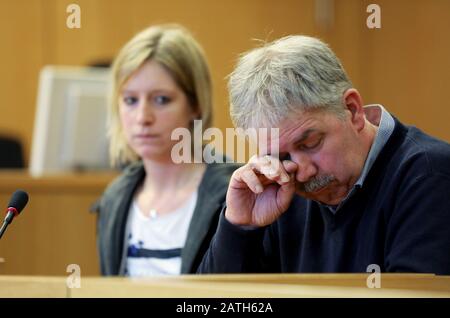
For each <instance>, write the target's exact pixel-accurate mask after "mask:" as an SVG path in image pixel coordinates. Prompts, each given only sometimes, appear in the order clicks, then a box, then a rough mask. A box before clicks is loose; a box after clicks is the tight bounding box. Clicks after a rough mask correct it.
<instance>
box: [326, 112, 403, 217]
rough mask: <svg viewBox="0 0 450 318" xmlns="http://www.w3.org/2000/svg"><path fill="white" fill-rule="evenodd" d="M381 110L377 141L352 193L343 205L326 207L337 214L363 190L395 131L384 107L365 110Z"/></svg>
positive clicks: (393, 123)
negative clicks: (351, 198)
mask: <svg viewBox="0 0 450 318" xmlns="http://www.w3.org/2000/svg"><path fill="white" fill-rule="evenodd" d="M375 107H377V108H379V109H380V110H381V119H380V124H379V126H378V130H377V134H376V137H375V140H374V142H373V144H372V146H371V147H370V151H369V154H368V155H367V159H366V162H365V163H364V167H363V169H362V172H361V175H360V176H359V178H358V180H357V181H356V183H355V184H354V185H353V187H352V189H351V190H350V192H349V193H348V194H347V196H346V197H345V199H344V200H342V201H341V203H340V204H339V205H338V206H330V205H325V206H326V207H328V209H329V210H330V211H331V212H332V213H333V214H335V213H336V212H337V211H338V210H339V208H340V207H341V206H342V204H343V203H344V202H345V201H347V200H348V199H349V198H350V197H351V196H352V195H353V194H354V192H355V190H356V189H358V188H362V187H363V185H364V181H365V180H366V177H367V174H368V173H369V171H370V169H371V168H372V166H373V163H374V162H375V160H376V159H377V157H378V155H379V154H380V152H381V150H382V149H383V147H384V145H385V144H386V142H387V141H388V139H389V137H390V136H391V134H392V132H393V131H394V126H395V122H394V118H392V116H391V114H389V112H388V111H387V110H386V109H385V108H384V107H383V106H382V105H379V104H373V105H367V106H365V107H364V108H365V109H369V108H375Z"/></svg>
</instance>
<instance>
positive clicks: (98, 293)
mask: <svg viewBox="0 0 450 318" xmlns="http://www.w3.org/2000/svg"><path fill="white" fill-rule="evenodd" d="M367 277H368V274H267V275H203V276H198V275H182V276H172V277H160V278H147V279H130V278H98V277H83V276H82V277H81V288H74V289H70V288H67V287H66V278H65V277H51V278H48V277H33V276H30V277H24V276H0V297H18V296H20V297H74V298H76V297H156V298H178V297H180V298H211V297H212V298H277V297H282V298H291V297H294V298H301V297H339V298H341V297H350V298H360V297H364V298H365V297H368V298H373V297H388V298H390V297H393V298H402V297H447V298H448V297H450V276H435V275H426V274H382V276H381V288H380V289H369V288H367V285H366V279H367ZM63 289H64V292H62V290H63Z"/></svg>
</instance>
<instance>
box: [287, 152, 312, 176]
mask: <svg viewBox="0 0 450 318" xmlns="http://www.w3.org/2000/svg"><path fill="white" fill-rule="evenodd" d="M290 157H291V158H290V160H292V161H293V162H295V163H296V164H297V166H298V169H297V172H296V174H295V179H296V180H297V181H298V182H307V181H309V180H310V179H311V178H312V177H314V176H315V175H316V174H317V172H318V169H317V166H316V165H315V163H314V162H313V161H312V159H311V158H310V157H309V156H308V155H304V154H295V155H291V156H290Z"/></svg>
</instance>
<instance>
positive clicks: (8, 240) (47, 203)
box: [0, 171, 117, 276]
mask: <svg viewBox="0 0 450 318" xmlns="http://www.w3.org/2000/svg"><path fill="white" fill-rule="evenodd" d="M116 175H117V174H116V173H86V174H68V175H54V176H48V177H42V178H33V177H31V176H30V175H28V173H27V172H25V171H1V172H0V206H3V207H4V208H6V205H7V204H8V202H9V199H10V197H11V194H12V193H13V192H14V191H15V190H16V189H24V190H25V191H27V192H28V194H29V195H30V201H29V203H28V205H27V207H26V208H25V209H24V211H23V213H22V214H21V215H20V216H19V217H17V218H16V219H15V220H14V221H13V223H12V224H11V225H10V226H9V227H8V230H7V231H6V233H5V235H4V236H3V237H2V239H1V241H0V275H43V276H46V275H59V276H64V275H66V268H67V265H69V264H78V265H80V267H81V272H82V275H99V266H98V258H97V250H96V245H95V244H96V229H95V225H96V216H95V215H93V214H91V213H89V208H90V206H91V205H92V203H94V202H95V200H96V199H97V198H98V197H99V196H100V195H101V193H102V192H103V190H104V189H105V187H106V186H107V184H108V183H109V182H110V181H111V180H112V179H113V178H114V177H115V176H116ZM2 259H3V261H2Z"/></svg>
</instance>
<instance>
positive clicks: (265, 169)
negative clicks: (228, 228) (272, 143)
mask: <svg viewBox="0 0 450 318" xmlns="http://www.w3.org/2000/svg"><path fill="white" fill-rule="evenodd" d="M296 170H297V165H296V164H295V163H294V162H292V161H290V160H284V161H282V162H281V161H280V160H279V159H277V158H275V157H271V156H268V155H266V156H253V157H252V158H251V159H250V161H249V162H248V163H247V164H246V165H245V166H243V167H241V168H239V169H237V170H236V171H235V172H234V173H233V175H232V176H231V180H230V184H229V186H228V192H227V209H226V211H225V218H226V219H227V220H228V221H229V222H231V223H233V224H236V225H247V226H248V225H250V226H258V227H261V226H265V225H269V224H271V223H273V222H274V221H275V220H276V219H278V217H280V215H281V214H282V213H283V212H285V211H286V210H287V209H288V207H289V204H290V203H291V201H292V198H293V195H294V193H295V172H296Z"/></svg>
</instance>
